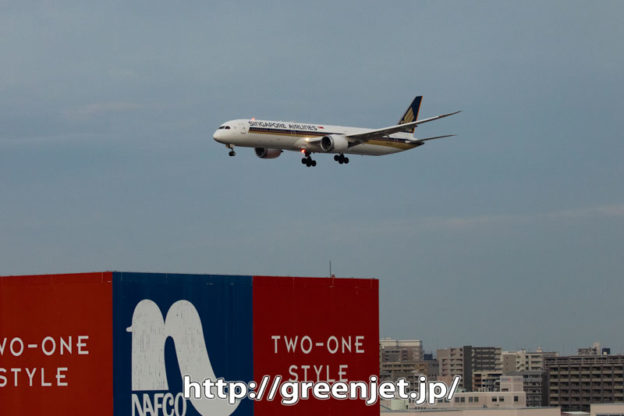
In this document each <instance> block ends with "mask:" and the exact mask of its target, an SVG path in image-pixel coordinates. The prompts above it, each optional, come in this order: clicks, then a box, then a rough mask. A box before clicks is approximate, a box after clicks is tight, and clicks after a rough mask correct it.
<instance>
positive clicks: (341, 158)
mask: <svg viewBox="0 0 624 416" xmlns="http://www.w3.org/2000/svg"><path fill="white" fill-rule="evenodd" d="M334 160H335V161H336V162H338V163H340V164H341V165H342V164H343V163H349V158H348V157H345V155H343V154H342V153H341V154H339V155H335V156H334Z"/></svg>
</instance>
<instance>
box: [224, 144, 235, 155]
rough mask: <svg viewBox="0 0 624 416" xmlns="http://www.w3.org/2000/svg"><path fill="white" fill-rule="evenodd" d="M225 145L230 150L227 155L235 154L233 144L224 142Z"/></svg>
mask: <svg viewBox="0 0 624 416" xmlns="http://www.w3.org/2000/svg"><path fill="white" fill-rule="evenodd" d="M225 147H227V148H228V149H230V152H229V153H228V155H230V156H236V152H235V151H234V146H232V145H231V144H226V145H225Z"/></svg>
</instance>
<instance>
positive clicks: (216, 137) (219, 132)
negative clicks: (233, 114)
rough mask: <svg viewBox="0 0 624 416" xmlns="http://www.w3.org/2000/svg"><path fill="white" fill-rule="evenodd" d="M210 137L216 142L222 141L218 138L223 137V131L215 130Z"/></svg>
mask: <svg viewBox="0 0 624 416" xmlns="http://www.w3.org/2000/svg"><path fill="white" fill-rule="evenodd" d="M212 138H213V139H214V141H216V142H219V143H223V142H222V141H221V140H219V139H221V138H223V132H222V131H220V130H217V131H215V132H214V134H213V135H212Z"/></svg>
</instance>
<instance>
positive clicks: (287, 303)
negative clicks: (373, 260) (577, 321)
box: [253, 276, 379, 416]
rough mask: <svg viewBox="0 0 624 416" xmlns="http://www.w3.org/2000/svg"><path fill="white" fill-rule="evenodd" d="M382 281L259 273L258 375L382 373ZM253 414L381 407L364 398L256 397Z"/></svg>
mask: <svg viewBox="0 0 624 416" xmlns="http://www.w3.org/2000/svg"><path fill="white" fill-rule="evenodd" d="M378 290H379V281H378V280H374V279H334V278H303V279H301V278H292V277H268V276H255V277H254V281H253V302H254V304H253V331H254V334H253V339H254V357H253V361H254V379H255V380H256V381H257V382H258V383H260V380H261V377H263V376H265V375H268V376H271V377H275V376H276V375H280V376H281V377H282V379H283V380H284V381H300V382H301V381H313V382H316V381H327V382H330V383H332V382H334V381H368V380H369V377H370V376H372V375H377V376H378V375H379V303H378ZM254 414H257V415H258V416H263V415H286V414H288V415H293V414H297V415H329V414H335V415H339V414H345V415H346V414H357V415H371V416H372V415H379V405H378V404H375V405H373V406H367V405H366V404H365V403H364V401H362V400H336V399H329V400H316V399H313V398H312V399H309V400H301V401H299V402H298V403H297V404H295V405H293V406H284V405H282V404H281V399H280V398H279V395H278V397H277V398H276V399H275V400H274V401H267V400H262V401H257V402H256V403H255V406H254Z"/></svg>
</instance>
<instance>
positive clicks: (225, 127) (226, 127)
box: [217, 126, 230, 130]
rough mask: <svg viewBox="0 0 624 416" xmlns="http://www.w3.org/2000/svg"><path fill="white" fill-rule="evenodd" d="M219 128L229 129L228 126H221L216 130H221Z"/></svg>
mask: <svg viewBox="0 0 624 416" xmlns="http://www.w3.org/2000/svg"><path fill="white" fill-rule="evenodd" d="M221 129H225V130H229V129H230V126H221V127H219V128H218V129H217V130H221Z"/></svg>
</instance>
